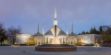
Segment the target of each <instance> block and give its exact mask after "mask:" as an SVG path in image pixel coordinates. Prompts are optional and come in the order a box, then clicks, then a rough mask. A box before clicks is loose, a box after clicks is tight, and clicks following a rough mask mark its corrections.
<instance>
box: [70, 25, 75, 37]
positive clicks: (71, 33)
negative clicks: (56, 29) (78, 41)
mask: <svg viewBox="0 0 111 55" xmlns="http://www.w3.org/2000/svg"><path fill="white" fill-rule="evenodd" d="M69 35H70V36H74V35H75V33H74V32H73V24H72V26H71V32H70V34H69Z"/></svg>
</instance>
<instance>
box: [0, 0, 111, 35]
mask: <svg viewBox="0 0 111 55" xmlns="http://www.w3.org/2000/svg"><path fill="white" fill-rule="evenodd" d="M54 8H56V9H57V14H58V17H57V19H58V21H59V26H60V27H61V29H63V30H64V31H66V32H70V31H71V25H72V23H73V25H74V32H75V33H80V32H81V31H87V30H89V29H90V28H91V27H98V26H100V25H111V0H0V22H1V23H3V24H4V26H5V27H6V28H9V27H12V26H13V27H18V26H20V27H21V28H22V31H23V33H28V34H33V33H35V32H36V31H37V26H38V24H39V25H40V29H42V28H44V29H45V31H47V30H48V29H50V28H51V27H52V25H53V16H54Z"/></svg>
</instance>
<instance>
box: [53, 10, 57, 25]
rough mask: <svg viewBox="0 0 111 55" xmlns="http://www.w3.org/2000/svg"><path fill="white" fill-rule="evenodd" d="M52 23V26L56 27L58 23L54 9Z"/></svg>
mask: <svg viewBox="0 0 111 55" xmlns="http://www.w3.org/2000/svg"><path fill="white" fill-rule="evenodd" d="M53 23H54V26H57V25H58V21H57V11H56V9H54V21H53Z"/></svg>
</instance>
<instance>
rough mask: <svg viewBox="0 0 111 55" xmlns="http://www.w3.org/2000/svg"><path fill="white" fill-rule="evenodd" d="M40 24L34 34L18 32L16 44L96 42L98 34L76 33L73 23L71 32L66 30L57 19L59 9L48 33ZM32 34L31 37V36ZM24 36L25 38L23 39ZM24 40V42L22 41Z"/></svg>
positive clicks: (55, 12)
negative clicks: (41, 28)
mask: <svg viewBox="0 0 111 55" xmlns="http://www.w3.org/2000/svg"><path fill="white" fill-rule="evenodd" d="M39 28H40V27H39V24H38V29H37V33H35V34H34V35H26V34H25V35H24V34H18V35H17V37H16V44H23V43H24V44H27V43H28V44H34V45H42V44H69V45H77V44H78V43H79V44H83V45H84V44H95V43H96V36H97V37H98V35H95V34H85V35H76V34H75V33H74V32H73V24H72V26H71V32H69V33H68V32H67V33H66V32H64V31H63V30H62V29H61V28H60V27H59V26H58V20H57V11H56V9H55V11H54V17H53V26H52V28H51V29H49V30H48V31H47V32H46V33H44V30H42V32H40V29H39ZM27 36H28V37H27ZM29 36H30V38H29ZM23 38H24V39H23ZM21 40H23V42H22V41H21Z"/></svg>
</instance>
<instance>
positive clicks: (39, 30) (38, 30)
mask: <svg viewBox="0 0 111 55" xmlns="http://www.w3.org/2000/svg"><path fill="white" fill-rule="evenodd" d="M37 32H40V30H39V24H38V29H37Z"/></svg>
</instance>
